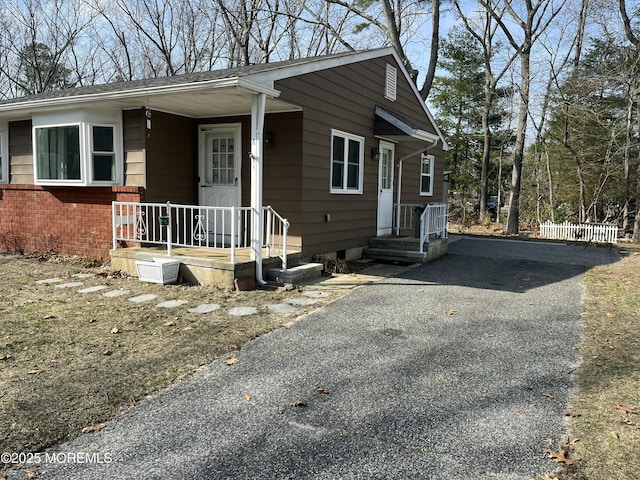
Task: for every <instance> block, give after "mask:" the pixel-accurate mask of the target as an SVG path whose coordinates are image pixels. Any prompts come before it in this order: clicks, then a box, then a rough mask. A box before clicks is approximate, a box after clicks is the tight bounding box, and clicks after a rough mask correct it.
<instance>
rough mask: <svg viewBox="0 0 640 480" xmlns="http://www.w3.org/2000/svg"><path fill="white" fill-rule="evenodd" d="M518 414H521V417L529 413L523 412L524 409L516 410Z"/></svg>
mask: <svg viewBox="0 0 640 480" xmlns="http://www.w3.org/2000/svg"><path fill="white" fill-rule="evenodd" d="M515 410H516V413H518V414H520V415H525V414H526V413H527V412H526V411H525V410H523V409H522V408H516V409H515Z"/></svg>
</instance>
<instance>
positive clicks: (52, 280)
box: [36, 278, 63, 285]
mask: <svg viewBox="0 0 640 480" xmlns="http://www.w3.org/2000/svg"><path fill="white" fill-rule="evenodd" d="M62 281H63V280H62V279H61V278H45V279H44V280H37V281H36V284H37V285H49V284H51V283H60V282H62Z"/></svg>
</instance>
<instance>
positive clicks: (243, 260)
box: [110, 202, 301, 288]
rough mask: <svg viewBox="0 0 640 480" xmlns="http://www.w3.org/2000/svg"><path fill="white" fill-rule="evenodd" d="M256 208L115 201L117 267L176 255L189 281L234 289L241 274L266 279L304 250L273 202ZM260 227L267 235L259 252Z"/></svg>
mask: <svg viewBox="0 0 640 480" xmlns="http://www.w3.org/2000/svg"><path fill="white" fill-rule="evenodd" d="M254 213H255V212H254V209H253V208H252V207H209V206H198V205H174V204H171V203H170V202H167V203H138V202H113V204H112V235H113V247H112V250H111V252H110V256H111V267H112V269H113V270H116V271H118V270H119V271H123V272H126V273H128V274H131V275H136V274H137V271H136V261H141V260H148V259H150V258H171V259H174V260H179V261H180V278H181V279H182V280H183V281H185V282H187V283H198V284H202V285H215V286H219V287H223V288H233V287H234V281H235V280H236V279H245V278H247V279H256V278H262V274H263V272H264V273H265V274H266V273H267V272H268V271H269V270H270V269H274V270H286V269H287V268H288V267H291V266H292V265H294V264H296V263H298V259H299V257H300V255H301V252H300V249H299V248H298V247H297V246H295V245H294V246H292V245H290V244H289V243H288V239H289V235H288V232H289V222H288V220H287V219H285V218H283V217H282V216H280V215H279V214H278V213H277V212H276V211H275V210H274V209H273V208H271V207H270V206H265V207H262V210H261V213H260V214H259V215H255V214H254ZM256 220H257V221H258V222H260V228H259V229H257V228H256V225H255V222H256ZM256 231H260V232H261V235H262V237H261V238H262V240H261V241H260V242H259V251H258V252H256V248H255V242H254V241H253V240H254V238H253V237H252V232H254V233H255V232H256ZM257 259H259V260H260V261H256V260H257ZM256 265H261V268H260V267H259V268H260V269H261V271H260V272H257V271H256Z"/></svg>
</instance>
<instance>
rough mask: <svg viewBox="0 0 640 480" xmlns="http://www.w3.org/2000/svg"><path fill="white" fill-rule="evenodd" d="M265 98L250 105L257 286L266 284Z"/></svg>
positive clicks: (256, 96)
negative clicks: (264, 201) (264, 262)
mask: <svg viewBox="0 0 640 480" xmlns="http://www.w3.org/2000/svg"><path fill="white" fill-rule="evenodd" d="M266 102H267V96H266V95H265V94H264V93H256V94H254V95H253V98H252V103H251V153H250V154H249V156H250V158H251V257H252V260H254V261H255V263H256V281H257V282H258V284H259V285H264V284H266V283H267V282H266V281H265V280H264V278H263V277H262V238H263V236H264V235H263V225H262V190H263V188H262V179H263V175H262V166H263V149H264V147H263V145H264V144H263V141H262V138H263V130H264V116H265V106H266Z"/></svg>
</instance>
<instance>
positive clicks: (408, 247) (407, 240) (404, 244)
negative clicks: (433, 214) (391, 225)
mask: <svg viewBox="0 0 640 480" xmlns="http://www.w3.org/2000/svg"><path fill="white" fill-rule="evenodd" d="M427 245H428V243H427V242H425V244H424V250H426V249H427ZM369 248H378V249H384V250H404V251H419V250H420V240H418V239H417V238H415V237H376V238H371V239H369Z"/></svg>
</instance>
